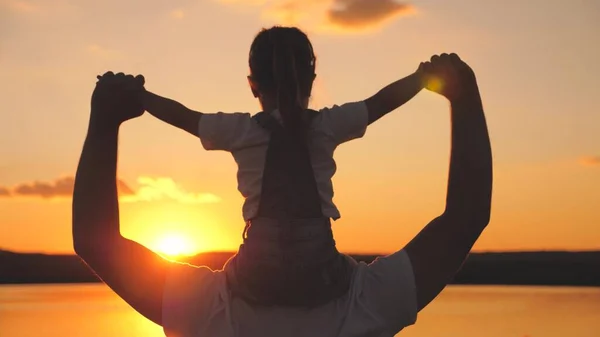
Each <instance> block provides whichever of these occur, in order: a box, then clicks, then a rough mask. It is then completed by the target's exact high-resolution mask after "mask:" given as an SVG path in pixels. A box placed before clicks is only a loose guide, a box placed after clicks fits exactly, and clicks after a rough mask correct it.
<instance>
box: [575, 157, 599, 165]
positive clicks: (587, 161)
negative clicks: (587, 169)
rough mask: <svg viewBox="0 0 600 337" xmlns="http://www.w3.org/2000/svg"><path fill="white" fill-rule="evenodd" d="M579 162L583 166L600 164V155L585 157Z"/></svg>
mask: <svg viewBox="0 0 600 337" xmlns="http://www.w3.org/2000/svg"><path fill="white" fill-rule="evenodd" d="M579 163H580V164H581V165H583V166H600V156H589V157H583V158H581V159H579Z"/></svg>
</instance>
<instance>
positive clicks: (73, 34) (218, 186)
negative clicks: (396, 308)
mask: <svg viewBox="0 0 600 337" xmlns="http://www.w3.org/2000/svg"><path fill="white" fill-rule="evenodd" d="M284 2H285V1H270V2H264V1H255V0H253V1H252V0H246V1H245V0H221V1H219V0H213V1H209V0H207V1H197V0H181V1H176V2H167V1H158V0H154V1H128V2H123V1H115V0H111V1H103V2H97V1H92V0H84V1H74V0H71V1H68V0H38V1H31V0H30V1H17V0H0V42H1V45H2V51H1V52H0V73H2V74H3V81H2V82H0V101H2V105H3V109H2V110H1V111H0V118H1V120H2V121H3V122H2V123H0V155H1V156H2V161H0V248H4V249H11V250H18V251H43V252H57V253H59V252H61V253H64V252H72V243H71V236H70V230H71V229H70V226H71V223H70V221H71V218H70V207H71V203H70V193H71V191H72V179H71V177H72V176H73V175H74V172H75V168H76V164H77V160H78V157H79V153H80V150H81V146H82V143H83V139H84V137H85V131H86V123H87V117H88V113H89V97H90V94H91V92H92V90H93V86H94V83H95V80H94V77H95V75H96V74H99V73H102V72H104V71H106V70H109V69H110V70H115V71H124V72H131V73H142V74H144V75H145V76H146V81H147V88H148V89H149V90H152V91H155V92H157V93H159V94H162V95H165V96H168V97H171V98H174V99H177V100H179V101H181V102H182V103H184V104H186V105H187V106H188V107H190V108H193V109H196V110H199V111H205V112H215V111H226V112H237V111H248V112H254V111H256V110H257V109H258V104H257V102H255V101H254V99H253V97H252V95H251V94H250V91H249V90H248V88H247V83H246V79H245V76H246V75H247V59H246V58H247V49H248V48H249V45H250V43H251V40H252V38H253V35H254V34H255V33H256V32H257V31H258V30H259V29H260V28H261V27H262V26H268V25H271V24H273V23H275V22H278V23H290V22H291V23H298V24H299V25H301V26H302V27H303V28H304V29H305V30H307V31H308V32H309V35H310V37H311V39H312V40H313V43H314V45H315V49H316V52H317V56H318V58H319V62H318V69H317V72H318V79H317V84H316V88H315V92H314V97H313V102H312V106H313V107H316V108H319V107H322V106H329V105H332V104H341V103H345V102H348V101H356V100H360V99H364V98H366V97H368V96H369V95H371V94H373V93H374V92H375V91H377V90H378V89H380V88H381V87H382V86H384V85H386V84H388V83H389V82H391V81H393V80H395V79H398V78H399V77H402V76H405V75H407V74H409V73H410V72H412V71H413V70H414V69H416V67H417V66H418V64H419V62H420V61H422V60H425V59H426V58H428V57H429V56H431V55H432V54H434V53H440V52H444V51H455V52H458V53H459V54H460V55H461V56H462V57H463V58H464V59H465V60H466V61H467V62H469V63H470V64H471V65H472V66H473V68H474V69H475V71H476V73H477V74H478V79H479V82H480V87H481V91H482V95H483V99H484V103H485V107H486V113H487V118H488V124H489V128H490V133H491V137H492V146H493V151H494V156H495V185H494V200H493V214H492V221H491V224H490V226H489V227H488V229H487V230H486V232H485V233H484V235H483V236H482V238H481V240H480V241H479V242H478V244H477V246H476V249H477V250H520V249H526V250H533V249H569V250H576V249H600V211H599V210H598V206H599V205H600V141H599V137H598V135H600V114H599V113H598V112H599V111H600V95H598V94H597V91H598V78H599V76H600V64H599V63H598V62H596V61H595V60H598V59H600V44H599V43H594V41H597V39H598V38H597V34H598V32H599V31H600V14H599V13H600V5H599V4H598V3H597V2H594V1H575V2H569V3H567V2H547V1H538V0H535V1H534V0H531V1H527V2H526V3H520V4H519V5H516V4H511V5H510V6H506V3H504V2H497V1H495V2H482V1H476V0H469V1H461V2H460V4H456V3H455V2H453V4H450V3H449V2H447V1H442V0H428V1H425V0H424V1H414V2H411V3H409V4H408V5H406V6H398V5H394V2H392V1H391V0H390V1H379V2H377V4H378V5H377V6H374V5H371V7H369V8H367V10H365V8H362V7H360V6H359V7H356V8H354V7H349V8H345V7H344V4H345V3H346V1H344V0H335V1H329V0H310V1H306V0H303V1H299V0H297V1H292V3H295V4H296V7H294V8H295V9H294V10H293V11H289V10H285V8H283V7H281V6H280V5H281V4H282V3H284ZM333 2H336V4H333V5H332V3H333ZM370 3H371V4H373V3H374V2H370ZM282 8H283V9H282ZM290 20H292V21H290ZM448 153H449V118H448V106H447V103H446V102H445V101H444V100H443V99H441V98H440V97H437V96H435V95H433V94H431V93H427V92H423V93H421V94H420V95H419V96H417V97H416V98H415V99H414V100H413V101H411V102H409V103H408V104H407V105H405V106H404V107H401V108H400V109H398V110H397V111H395V112H393V113H392V114H391V115H389V116H387V117H385V118H384V120H383V121H381V122H378V123H376V124H375V125H373V126H371V127H370V128H369V129H368V130H367V134H366V136H365V137H364V138H363V139H361V140H357V141H353V142H351V143H348V144H345V145H343V146H341V147H340V148H339V150H338V151H337V153H336V160H337V162H338V167H339V170H338V173H337V175H336V176H335V178H334V185H335V193H336V196H335V202H336V203H337V205H338V206H339V208H340V210H341V213H342V219H341V220H339V221H337V222H336V223H335V225H334V226H335V227H334V230H335V235H336V238H337V240H336V241H337V243H338V246H339V248H340V249H341V250H343V251H347V252H383V253H385V252H391V251H393V250H396V249H399V248H401V247H402V246H403V245H404V244H405V243H406V242H407V241H408V240H409V239H410V238H412V236H413V235H415V234H416V233H417V232H418V230H419V229H420V228H421V227H422V226H424V225H425V224H426V223H427V222H428V221H429V220H431V219H432V218H433V217H435V216H437V215H439V213H440V212H441V210H442V209H443V203H444V197H445V188H446V177H447V166H448ZM119 164H120V170H119V175H120V178H121V179H122V182H123V186H124V188H123V189H122V191H124V192H126V193H124V196H123V198H122V205H121V215H122V228H123V234H124V235H126V236H128V237H130V238H133V239H135V240H138V241H140V242H141V243H143V244H145V245H148V246H150V247H152V248H154V249H163V250H168V249H169V248H168V247H169V244H168V242H171V243H172V244H171V246H173V245H180V246H187V247H188V248H187V250H188V251H206V250H234V249H236V247H237V245H238V244H239V243H240V241H241V232H242V228H243V223H242V218H241V203H242V197H241V196H240V195H239V193H238V192H237V191H236V181H235V163H234V161H233V159H232V158H231V156H230V155H229V154H227V153H220V152H206V151H204V150H203V149H202V147H201V146H200V143H199V142H198V141H197V140H195V139H194V138H193V137H191V136H189V135H187V134H185V133H183V132H180V131H178V130H175V129H173V128H172V127H170V126H167V125H163V124H161V123H160V122H158V121H156V120H154V119H153V118H152V117H151V116H149V115H148V116H144V117H142V118H140V119H138V120H135V121H133V122H131V123H129V124H127V125H125V126H124V128H123V130H122V136H121V151H120V162H119ZM178 240H179V241H178Z"/></svg>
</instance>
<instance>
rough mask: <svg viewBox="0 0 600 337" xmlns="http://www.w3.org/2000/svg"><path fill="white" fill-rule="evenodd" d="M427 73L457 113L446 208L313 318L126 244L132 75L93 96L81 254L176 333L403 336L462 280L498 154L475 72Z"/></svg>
mask: <svg viewBox="0 0 600 337" xmlns="http://www.w3.org/2000/svg"><path fill="white" fill-rule="evenodd" d="M424 71H425V72H426V73H427V74H428V75H429V76H431V77H435V78H436V79H437V80H438V81H437V83H442V85H437V86H431V87H429V89H430V90H432V91H434V92H437V93H439V94H441V95H443V96H444V97H446V98H447V99H448V100H449V101H450V105H451V121H452V139H451V141H452V147H451V157H450V173H449V181H448V191H447V199H446V207H445V210H444V212H443V213H442V214H441V215H440V216H438V217H436V218H435V219H433V220H432V221H431V222H430V223H429V224H428V225H427V226H426V227H425V228H424V229H423V230H422V231H421V232H420V233H419V234H418V235H417V236H416V237H415V238H413V239H412V240H411V241H410V242H409V243H408V244H407V245H406V246H405V247H404V248H403V249H401V250H400V251H398V252H396V253H394V254H392V255H389V256H386V257H383V258H380V259H378V260H376V261H375V262H373V263H372V264H370V265H365V264H361V265H359V267H358V268H357V270H356V272H355V274H354V276H353V284H352V286H351V289H350V291H349V292H348V294H347V295H345V296H344V297H342V298H340V299H338V300H335V301H332V302H331V303H328V304H326V305H324V306H321V307H317V308H312V309H310V310H306V309H300V308H286V307H274V308H273V307H260V306H256V305H253V304H251V303H245V302H244V301H242V300H241V299H239V298H236V297H235V296H231V294H230V292H229V291H228V285H227V280H226V276H225V275H224V273H222V272H220V271H212V270H210V269H208V268H206V267H199V268H198V267H194V266H189V265H185V264H179V263H173V262H169V261H167V260H164V259H162V258H161V257H160V256H158V255H157V254H155V253H153V252H152V251H150V250H149V249H147V248H145V247H143V246H142V245H140V244H138V243H136V242H134V241H131V240H128V239H125V238H124V237H122V236H121V234H120V231H119V208H118V198H117V188H116V167H117V148H118V133H119V127H120V125H121V124H122V123H123V122H125V121H127V120H129V119H132V118H136V117H138V116H140V115H141V114H142V113H143V112H144V110H143V108H142V106H141V105H140V104H139V103H138V102H139V100H138V99H137V98H136V94H137V93H138V92H139V91H138V89H137V88H136V86H134V85H132V84H135V81H132V79H133V77H132V76H131V75H129V76H125V75H124V74H121V73H119V74H117V75H114V74H113V73H110V72H109V73H107V74H105V75H104V76H103V80H102V81H100V82H99V83H98V84H97V86H96V89H95V90H94V94H93V96H92V109H91V114H90V122H89V128H88V135H87V138H86V140H85V143H84V147H83V151H82V154H81V159H80V162H79V167H78V170H77V175H76V180H75V190H74V194H73V240H74V247H75V251H76V252H77V254H78V255H79V256H80V257H81V258H82V259H83V260H84V261H85V262H86V263H87V264H88V265H89V266H90V268H92V269H93V270H94V272H95V273H96V274H97V275H98V276H99V277H100V278H101V279H102V280H103V281H104V282H105V283H106V284H107V285H108V286H109V287H111V288H112V289H113V290H114V291H115V292H116V293H117V294H118V295H119V296H121V297H122V298H123V299H124V300H125V301H126V302H127V303H129V304H130V305H131V306H132V307H133V308H134V309H136V310H137V311H138V312H140V313H141V314H142V315H144V316H145V317H147V318H148V319H150V320H152V321H153V322H155V323H157V324H159V325H162V326H163V327H164V330H165V333H166V334H167V335H168V336H177V337H184V336H217V337H219V336H223V337H225V336H251V337H253V336H282V335H285V336H314V335H319V336H365V337H366V336H376V337H383V336H393V335H395V334H396V333H397V332H398V331H400V330H401V329H402V328H404V327H405V326H408V325H411V324H413V323H414V322H415V321H416V316H417V312H418V311H420V310H421V309H423V308H424V307H425V306H426V305H427V304H429V303H430V302H431V301H432V300H433V299H434V298H435V297H436V296H437V295H438V294H439V293H440V292H441V291H442V289H444V287H445V286H446V285H447V284H448V283H449V282H450V281H451V279H452V278H453V277H454V275H455V274H456V272H457V271H458V270H459V269H460V267H461V265H462V263H463V261H464V260H465V258H466V256H467V255H468V253H469V251H470V250H471V248H472V246H473V244H474V243H475V241H476V240H477V238H478V237H479V235H480V234H481V232H482V231H483V230H484V228H485V227H486V226H487V224H488V222H489V218H490V208H491V195H492V155H491V149H490V141H489V136H488V132H487V126H486V121H485V116H484V113H483V107H482V102H481V98H480V95H479V89H478V87H477V81H476V79H475V75H474V73H473V71H472V70H471V68H470V67H469V66H468V65H467V64H466V63H464V62H463V61H462V60H461V59H460V58H459V57H458V56H457V55H456V54H450V55H448V54H442V55H435V56H433V57H432V58H431V61H430V62H427V63H426V64H425V65H424ZM138 79H139V80H140V81H143V78H141V77H139V78H138Z"/></svg>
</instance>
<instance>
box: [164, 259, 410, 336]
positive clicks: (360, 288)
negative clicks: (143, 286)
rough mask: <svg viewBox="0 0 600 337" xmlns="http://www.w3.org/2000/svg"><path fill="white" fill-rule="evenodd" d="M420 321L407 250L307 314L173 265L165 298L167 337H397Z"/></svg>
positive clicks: (368, 268) (199, 270) (365, 268)
mask: <svg viewBox="0 0 600 337" xmlns="http://www.w3.org/2000/svg"><path fill="white" fill-rule="evenodd" d="M416 319H417V298H416V288H415V281H414V275H413V270H412V266H411V263H410V259H409V257H408V255H407V254H406V252H405V251H404V250H401V251H399V252H396V253H394V254H392V255H389V256H386V257H383V258H379V259H377V260H375V261H374V262H373V263H371V264H369V265H367V264H365V263H359V264H358V266H357V267H356V271H355V273H354V275H353V278H352V284H351V287H350V290H349V291H348V293H347V294H346V295H345V296H343V297H341V298H339V299H337V300H334V301H331V302H329V303H327V304H325V305H323V306H320V307H317V308H313V309H305V308H294V307H264V306H256V305H252V304H248V303H246V302H245V301H243V300H242V299H240V298H237V297H233V296H231V294H230V292H229V290H228V288H227V283H226V279H225V272H222V271H212V270H210V269H209V268H207V267H193V266H190V265H187V264H180V263H174V264H173V266H172V267H171V270H170V271H169V273H168V275H167V280H166V284H165V293H164V297H163V328H164V332H165V334H166V336H167V337H203V336H207V337H280V336H286V337H314V336H319V337H393V336H394V335H396V334H397V333H398V332H399V331H400V330H402V329H403V328H404V327H406V326H409V325H412V324H414V323H415V321H416Z"/></svg>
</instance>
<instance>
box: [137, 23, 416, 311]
mask: <svg viewBox="0 0 600 337" xmlns="http://www.w3.org/2000/svg"><path fill="white" fill-rule="evenodd" d="M249 65H250V75H249V76H248V82H249V84H250V88H251V90H252V94H253V95H254V97H256V98H258V99H259V101H260V104H261V106H262V112H259V113H258V114H256V115H254V116H253V117H252V116H251V115H250V114H249V113H221V112H219V113H213V114H207V113H200V112H196V111H193V110H191V109H188V108H186V107H185V106H184V105H182V104H180V103H177V102H174V101H172V100H170V99H166V98H163V97H160V96H158V95H156V94H153V93H150V92H148V91H146V92H145V94H144V100H143V103H144V108H145V109H146V110H147V111H148V112H150V114H152V115H154V116H156V117H157V118H159V119H161V120H163V121H165V122H167V123H169V124H171V125H173V126H176V127H178V128H180V129H183V130H186V131H188V132H189V133H191V134H194V135H195V136H197V137H199V138H200V140H201V141H202V144H203V146H204V148H205V149H207V150H224V151H229V152H231V153H232V155H233V157H234V159H235V161H236V162H237V164H238V175H237V178H238V187H239V190H240V192H241V193H242V195H243V196H244V197H245V203H244V207H243V216H244V220H245V221H246V230H245V235H244V244H242V246H241V247H240V249H239V252H238V253H237V255H236V256H235V257H234V258H233V259H232V260H230V261H229V262H228V264H227V265H226V267H225V270H226V271H227V275H228V281H229V283H230V286H231V288H232V291H233V292H234V293H236V294H237V295H239V296H242V297H244V298H246V299H247V300H250V301H253V302H257V303H261V304H278V305H303V306H314V305H319V304H322V303H325V302H328V301H330V300H331V299H333V298H336V297H339V296H341V295H343V294H344V293H345V292H346V291H347V290H348V287H349V284H350V279H351V276H352V272H353V266H354V264H355V262H354V261H353V260H352V259H351V258H350V257H348V256H344V255H341V254H340V253H339V252H338V251H337V250H336V248H335V241H334V240H333V235H332V233H331V223H330V219H334V220H336V219H338V218H339V217H340V213H339V211H338V209H337V207H336V206H335V204H334V203H333V200H332V198H333V186H332V182H331V179H332V177H333V175H334V173H335V170H336V164H335V161H334V159H333V153H334V150H335V149H336V147H337V146H338V145H340V144H342V143H344V142H347V141H349V140H352V139H355V138H360V137H362V135H363V134H364V132H365V130H366V128H367V125H369V124H370V123H372V122H374V121H376V120H377V119H379V118H380V117H381V116H383V115H385V114H386V113H388V112H390V111H392V110H394V109H396V108H398V107H399V106H401V105H402V104H404V103H405V102H407V101H408V100H409V99H411V98H412V97H414V96H415V95H416V94H417V93H418V92H419V91H421V89H422V88H423V80H422V78H421V73H420V72H418V71H417V72H415V73H414V74H412V75H410V76H408V77H406V78H403V79H401V80H399V81H397V82H395V83H393V84H391V85H390V86H389V87H387V88H385V89H383V90H381V91H380V92H378V93H377V94H375V95H374V96H372V97H370V98H368V99H366V100H364V101H358V102H353V103H347V104H343V105H341V106H333V107H332V108H325V109H321V110H319V111H314V110H309V109H308V103H309V99H310V96H311V91H312V86H313V81H314V79H315V77H316V72H315V68H316V57H315V54H314V52H313V47H312V44H311V42H310V41H309V39H308V37H307V36H306V34H304V33H303V32H302V31H300V30H299V29H298V28H290V27H273V28H270V29H263V30H262V31H261V32H260V33H259V34H258V35H257V36H256V38H255V39H254V42H253V43H252V46H251V47H250V55H249Z"/></svg>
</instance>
